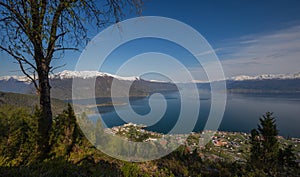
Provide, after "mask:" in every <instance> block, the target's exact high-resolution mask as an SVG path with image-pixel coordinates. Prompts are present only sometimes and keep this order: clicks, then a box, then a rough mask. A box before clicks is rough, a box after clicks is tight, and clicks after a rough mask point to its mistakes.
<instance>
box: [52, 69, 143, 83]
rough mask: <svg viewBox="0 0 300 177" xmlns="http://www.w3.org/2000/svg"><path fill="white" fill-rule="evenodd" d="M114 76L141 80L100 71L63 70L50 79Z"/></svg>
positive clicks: (122, 78) (135, 78)
mask: <svg viewBox="0 0 300 177" xmlns="http://www.w3.org/2000/svg"><path fill="white" fill-rule="evenodd" d="M105 76H108V77H113V78H116V79H119V80H129V81H134V80H139V77H122V76H117V75H113V74H109V73H104V72H99V71H68V70H65V71H62V72H59V73H57V74H53V75H51V76H50V79H73V78H82V79H88V78H94V77H105Z"/></svg>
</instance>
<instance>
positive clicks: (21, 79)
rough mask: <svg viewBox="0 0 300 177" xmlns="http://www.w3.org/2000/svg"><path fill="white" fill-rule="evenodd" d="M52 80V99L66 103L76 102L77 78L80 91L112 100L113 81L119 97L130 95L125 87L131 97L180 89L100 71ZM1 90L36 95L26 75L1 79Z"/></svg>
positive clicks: (63, 74)
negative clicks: (93, 92) (93, 93)
mask: <svg viewBox="0 0 300 177" xmlns="http://www.w3.org/2000/svg"><path fill="white" fill-rule="evenodd" d="M49 78H50V84H51V86H52V89H51V96H52V97H53V98H58V99H62V100H68V99H72V82H73V80H74V79H76V80H77V81H80V84H81V87H80V88H77V89H79V90H83V91H86V92H88V91H90V90H93V89H92V88H93V87H95V96H96V97H110V96H111V85H112V82H113V80H114V82H116V83H117V85H118V87H119V88H118V89H117V91H116V92H117V93H115V94H114V95H115V96H117V97H125V96H127V95H128V93H126V89H125V88H128V87H130V93H129V95H130V96H147V95H149V94H150V93H151V92H157V91H158V92H159V91H174V90H177V87H176V86H175V85H174V84H172V83H166V82H154V81H147V80H143V79H141V78H139V77H136V76H132V77H122V76H117V75H112V74H109V73H103V72H97V71H62V72H59V73H57V74H52V75H50V76H49ZM91 79H95V80H96V82H95V83H93V82H91ZM131 84H132V85H131ZM0 91H3V92H14V93H21V94H35V88H34V86H33V84H32V83H31V82H30V81H29V79H27V78H26V77H25V76H2V77H0ZM82 97H84V95H82Z"/></svg>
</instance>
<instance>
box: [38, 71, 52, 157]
mask: <svg viewBox="0 0 300 177" xmlns="http://www.w3.org/2000/svg"><path fill="white" fill-rule="evenodd" d="M45 70H46V71H45ZM38 75H39V94H40V109H41V116H40V117H39V119H38V133H39V139H38V150H39V152H40V153H41V157H40V158H41V159H43V158H45V156H46V155H47V153H48V152H49V151H50V145H49V138H50V130H51V127H52V110H51V97H50V89H51V86H50V83H49V77H48V72H47V69H46V68H43V69H42V68H39V69H38Z"/></svg>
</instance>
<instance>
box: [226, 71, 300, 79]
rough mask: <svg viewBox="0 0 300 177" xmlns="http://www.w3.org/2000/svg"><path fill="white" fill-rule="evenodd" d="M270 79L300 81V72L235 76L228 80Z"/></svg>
mask: <svg viewBox="0 0 300 177" xmlns="http://www.w3.org/2000/svg"><path fill="white" fill-rule="evenodd" d="M270 79H300V72H298V73H294V74H262V75H257V76H246V75H240V76H234V77H231V78H228V79H227V80H232V81H245V80H270Z"/></svg>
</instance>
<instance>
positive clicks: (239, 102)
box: [91, 91, 300, 137]
mask: <svg viewBox="0 0 300 177" xmlns="http://www.w3.org/2000/svg"><path fill="white" fill-rule="evenodd" d="M200 95H201V99H200V104H201V106H200V111H199V117H198V121H197V123H196V125H195V127H194V131H196V132H197V131H201V130H203V127H204V125H205V123H206V120H207V117H208V114H209V111H210V103H211V101H210V98H209V94H208V93H205V92H203V91H201V94H200ZM164 96H165V98H166V102H167V110H166V112H165V114H164V116H163V117H162V118H161V120H160V121H159V122H157V123H156V124H154V125H152V126H149V127H147V129H148V130H151V131H156V132H161V133H168V132H169V131H170V130H171V129H172V128H173V127H174V125H175V123H176V121H177V118H178V116H179V112H180V95H179V93H177V92H172V93H164ZM227 97H228V98H227V104H226V110H225V113H224V116H223V119H222V122H221V124H220V126H219V130H223V131H240V132H250V131H251V130H252V129H253V128H256V127H257V124H258V123H259V117H261V116H262V115H263V114H264V113H265V112H267V111H270V112H274V114H273V115H274V117H275V118H276V120H277V126H278V129H279V134H280V135H283V136H290V137H300V126H299V125H300V94H228V95H227ZM105 101H107V99H106V100H105V99H98V100H97V103H102V102H105ZM120 102H121V100H120ZM130 105H131V107H132V109H133V110H134V111H135V112H136V113H138V114H140V115H145V114H148V113H149V112H150V111H151V109H150V107H149V98H131V104H130ZM118 108H119V109H120V110H121V111H123V112H125V113H126V111H128V105H127V106H118ZM98 110H99V111H100V112H102V113H101V117H102V119H103V122H104V123H105V124H106V126H107V127H113V126H119V125H122V124H124V123H126V122H124V121H123V120H122V119H121V118H120V117H119V116H118V114H117V113H116V112H115V110H114V107H112V106H104V107H103V106H102V107H98ZM97 117H98V116H97ZM91 118H92V119H95V118H96V116H91ZM185 119H186V121H189V117H187V118H185ZM183 132H184V130H183Z"/></svg>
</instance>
